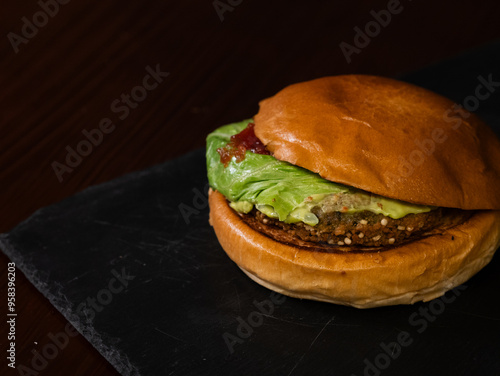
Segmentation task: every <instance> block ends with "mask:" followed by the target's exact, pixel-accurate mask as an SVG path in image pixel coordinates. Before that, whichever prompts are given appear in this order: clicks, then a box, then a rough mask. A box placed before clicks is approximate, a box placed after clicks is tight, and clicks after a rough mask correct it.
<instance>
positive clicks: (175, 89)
mask: <svg viewBox="0 0 500 376" xmlns="http://www.w3.org/2000/svg"><path fill="white" fill-rule="evenodd" d="M398 3H399V5H398ZM387 9H389V11H392V13H389V11H387ZM375 13H376V14H378V16H376V17H378V18H379V21H378V22H379V24H378V26H377V24H375V23H374V22H372V21H374V20H375V18H376V17H375V16H374V14H375ZM389 14H390V20H389ZM498 14H500V3H499V2H497V1H493V0H491V1H482V2H477V1H474V2H473V1H463V2H457V1H440V2H435V1H434V2H433V1H413V2H412V1H411V0H406V1H404V0H402V1H401V2H398V1H389V2H388V1H359V2H356V1H352V2H346V1H326V0H325V1H320V0H316V1H308V2H305V1H303V2H299V1H277V2H273V3H272V4H271V3H270V2H264V1H253V2H251V1H242V0H221V1H211V0H210V1H192V0H191V1H147V2H146V1H144V2H139V1H136V2H125V1H105V2H103V1H96V0H91V1H82V0H72V1H70V0H64V1H63V0H59V2H56V0H42V1H41V2H35V1H10V2H2V22H1V27H2V33H1V35H2V36H3V37H2V40H1V43H0V51H1V57H2V59H1V61H0V82H1V84H0V88H1V92H0V97H1V105H2V107H1V112H0V127H1V134H0V150H2V153H1V159H0V232H6V231H9V230H10V229H12V228H13V227H14V226H15V225H16V224H18V223H19V222H20V221H22V220H24V219H26V218H27V217H28V216H30V215H31V214H32V213H33V212H34V211H36V210H37V209H38V208H40V207H43V206H46V205H50V204H52V203H54V202H57V201H59V200H61V199H63V198H65V197H68V196H70V195H72V194H74V193H75V192H78V191H81V190H82V189H84V188H86V187H88V186H90V185H93V184H97V183H100V182H104V181H107V180H110V179H113V178H115V177H117V176H120V175H123V174H124V173H127V172H130V171H134V170H138V169H143V168H145V167H147V166H150V165H152V164H156V163H161V162H163V161H165V160H168V159H171V158H174V157H176V156H179V155H181V154H183V153H186V152H188V151H190V150H193V149H195V148H199V147H202V146H203V145H204V140H205V136H206V134H207V133H208V132H209V131H210V130H212V129H214V128H215V127H217V126H219V125H222V124H225V123H228V122H231V121H235V120H240V119H244V118H247V117H250V116H252V115H253V114H254V113H255V112H256V111H257V110H258V101H259V100H260V99H262V98H265V97H267V96H270V95H272V94H273V93H275V92H276V91H278V90H279V89H281V88H282V87H284V86H286V85H288V84H290V83H294V82H298V81H303V80H308V79H312V78H316V77H320V76H325V75H336V74H344V73H370V74H378V75H388V76H394V75H397V74H400V73H404V72H408V71H412V70H416V69H419V68H421V67H423V66H426V65H428V64H431V63H433V62H436V61H439V60H441V59H443V58H446V57H450V56H453V55H456V54H458V53H460V52H462V51H465V50H467V49H471V48H474V47H476V46H478V45H481V44H483V43H486V42H488V41H492V40H495V39H498V38H499V37H500V28H499V27H498V19H497V18H498ZM370 22H371V23H370ZM380 23H385V24H386V25H385V26H381V25H380ZM367 26H368V30H367V33H369V34H371V35H372V36H371V37H370V36H368V37H366V36H365V37H364V38H363V37H358V38H357V39H358V40H357V44H356V43H355V41H354V39H355V36H356V33H357V30H358V29H356V31H355V30H354V28H355V27H359V28H360V29H361V30H365V27H367ZM348 45H349V46H348ZM341 46H342V47H341ZM342 48H344V49H345V50H346V51H349V52H347V53H344V52H343V51H342ZM346 54H347V55H348V57H347V58H346ZM348 60H350V62H348ZM167 72H168V75H167ZM148 75H149V78H147V76H148ZM457 79H460V78H459V77H457ZM108 119H109V120H108ZM96 129H97V130H96ZM99 129H100V130H99ZM89 137H90V138H93V143H94V144H91V143H90V141H85V140H88V138H89ZM72 150H73V151H72ZM75 151H76V152H79V153H80V154H83V156H82V157H78V156H76V155H74V153H75ZM68 155H69V156H68ZM7 263H8V259H7V258H6V257H5V256H3V255H1V256H0V264H1V272H0V274H1V276H0V281H1V282H0V286H1V294H0V296H1V298H0V299H2V301H3V302H4V303H2V305H3V307H5V308H4V309H3V311H2V312H4V314H5V312H6V302H7ZM16 289H17V291H16V299H17V306H16V309H17V312H18V315H19V316H18V318H17V326H16V330H17V332H16V350H17V354H16V363H17V365H25V366H26V367H29V368H31V369H33V370H34V371H33V372H34V373H31V374H33V375H36V374H41V375H114V374H116V371H115V370H114V369H113V368H112V367H111V366H110V365H109V364H108V363H107V362H106V361H105V360H104V359H103V358H102V357H101V356H100V355H99V353H98V352H97V351H96V350H94V348H93V347H92V346H91V345H90V344H89V343H88V342H87V341H86V340H85V339H84V338H83V337H82V336H80V335H78V336H76V337H73V338H71V340H70V341H69V343H68V345H67V346H65V347H64V348H63V349H62V350H60V351H59V353H58V355H57V356H56V357H55V358H54V359H52V360H49V361H48V362H47V363H46V364H42V365H41V364H37V366H38V368H39V369H42V370H41V371H40V372H39V371H38V370H37V369H35V368H33V367H34V366H33V363H32V362H33V360H34V359H36V358H37V355H36V354H37V351H41V349H42V348H43V347H44V346H45V345H46V344H48V343H49V342H50V341H51V339H50V336H49V334H50V333H59V332H62V331H63V330H64V327H65V325H66V320H65V319H64V318H63V316H62V315H61V314H59V312H57V311H56V310H55V309H54V308H53V307H52V306H51V305H50V303H49V302H48V300H47V299H45V298H44V297H43V296H42V295H41V294H40V293H39V292H38V291H37V290H36V289H35V288H34V287H33V286H32V285H31V284H30V283H29V282H27V280H26V279H25V278H24V276H23V275H22V274H21V273H20V272H18V273H17V279H16ZM4 317H5V316H4ZM0 333H1V337H0V343H1V350H2V354H6V351H7V346H6V344H7V340H6V339H7V326H6V324H5V323H3V324H2V325H1V329H0ZM6 363H7V362H6V359H5V355H2V361H1V363H0V364H1V369H0V374H29V373H20V372H18V371H15V370H11V369H9V368H8V367H7V364H6Z"/></svg>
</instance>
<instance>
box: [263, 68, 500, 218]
mask: <svg viewBox="0 0 500 376" xmlns="http://www.w3.org/2000/svg"><path fill="white" fill-rule="evenodd" d="M455 106H456V105H455V104H454V103H453V102H452V101H450V100H449V99H447V98H444V97H442V96H440V95H438V94H435V93H433V92H431V91H428V90H425V89H423V88H420V87H418V86H414V85H411V84H408V83H404V82H401V81H396V80H393V79H389V78H383V77H374V76H364V75H346V76H334V77H325V78H319V79H316V80H312V81H307V82H302V83H298V84H295V85H291V86H288V87H286V88H285V89H283V90H281V91H280V92H279V93H278V94H276V95H275V96H273V97H271V98H268V99H265V100H263V101H261V102H260V110H259V112H258V114H257V115H256V116H255V134H256V135H257V137H259V139H260V140H261V141H262V142H263V143H264V145H266V146H267V149H268V150H270V151H271V153H272V154H273V155H274V156H275V157H276V158H277V159H280V160H283V161H287V162H290V163H291V164H294V165H297V166H301V167H304V168H306V169H308V170H310V171H313V172H316V173H318V174H320V175H321V176H322V177H323V178H325V179H327V180H330V181H333V182H336V183H342V184H345V185H349V186H352V187H356V188H360V189H363V190H365V191H368V192H372V193H375V194H378V195H381V196H385V197H390V198H394V199H398V200H401V201H406V202H411V203H415V204H423V205H433V206H442V207H449V208H459V209H466V210H477V209H496V210H500V195H499V194H498V187H499V186H500V163H499V161H500V141H499V140H498V138H497V137H496V136H495V134H494V133H493V131H492V130H491V129H490V128H489V127H488V126H487V125H485V124H484V123H483V122H482V121H481V120H480V119H479V118H478V117H477V116H476V115H474V114H471V113H469V112H467V111H465V110H462V111H463V112H462V115H460V114H456V116H457V117H452V116H453V114H454V112H453V111H452V109H453V108H454V107H455ZM443 139H445V140H443ZM436 140H437V141H436ZM432 145H433V146H432ZM431 151H432V152H431Z"/></svg>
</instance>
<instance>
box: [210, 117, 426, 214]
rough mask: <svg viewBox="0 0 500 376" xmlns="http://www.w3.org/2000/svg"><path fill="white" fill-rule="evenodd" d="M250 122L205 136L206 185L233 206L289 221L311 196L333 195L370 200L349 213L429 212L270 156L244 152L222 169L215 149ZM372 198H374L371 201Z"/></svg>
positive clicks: (234, 125)
mask: <svg viewBox="0 0 500 376" xmlns="http://www.w3.org/2000/svg"><path fill="white" fill-rule="evenodd" d="M250 122H252V120H251V119H249V120H244V121H241V122H238V123H233V124H229V125H225V126H223V127H220V128H218V129H216V130H215V131H214V132H212V133H210V134H209V135H208V137H207V152H206V153H207V154H206V157H207V170H208V181H209V184H210V186H211V187H212V188H214V189H216V190H217V191H219V192H220V193H222V194H223V195H224V196H225V197H226V198H227V199H228V200H229V201H231V202H233V203H251V204H254V205H258V206H257V208H258V209H259V210H261V211H262V212H264V213H265V214H268V215H270V216H276V217H278V218H279V220H280V221H285V220H287V218H288V221H290V222H293V221H294V220H293V219H291V218H290V217H289V214H290V213H292V211H294V210H295V209H298V208H303V207H304V203H305V202H306V199H308V198H309V199H308V200H311V198H313V197H314V198H319V199H321V198H323V197H325V196H326V195H330V194H335V193H342V194H356V195H358V196H359V195H363V196H364V197H365V198H366V197H368V198H369V200H366V199H365V201H364V202H365V203H366V202H369V205H363V207H358V208H356V207H352V208H350V210H349V212H354V211H360V210H370V211H373V212H376V213H383V214H384V215H389V216H391V217H395V218H401V217H403V216H404V215H406V214H408V213H411V212H425V211H429V210H431V209H430V208H428V207H424V206H417V205H412V204H408V203H403V202H400V201H397V200H391V199H388V198H384V197H380V196H375V195H371V194H370V193H366V192H363V191H360V190H358V189H356V188H352V187H348V186H345V185H342V184H337V183H333V182H331V181H328V180H325V179H323V178H322V177H320V176H319V175H318V174H315V173H313V172H311V171H309V170H306V169H303V168H301V167H298V166H295V165H292V164H290V163H288V162H283V161H280V160H277V159H276V158H274V157H273V156H270V155H262V154H255V153H252V152H250V151H247V152H246V154H245V159H243V160H242V161H241V162H236V161H235V159H234V158H233V159H232V160H231V161H230V162H229V164H228V165H227V167H224V165H223V164H222V163H221V161H220V155H219V153H218V152H217V149H218V148H223V147H224V146H226V145H227V143H228V142H229V141H230V138H231V136H232V135H235V134H237V133H239V132H241V131H242V130H243V129H245V128H246V126H247V125H248V123H250ZM373 197H376V198H375V199H373ZM315 201H316V200H315ZM379 202H382V203H383V205H382V207H384V206H385V207H386V208H388V210H389V211H386V210H381V205H377V203H379ZM245 206H246V207H247V206H248V205H245ZM263 206H264V207H263ZM310 207H311V205H308V208H310ZM265 209H267V210H265ZM271 214H272V215H271ZM295 221H296V220H295Z"/></svg>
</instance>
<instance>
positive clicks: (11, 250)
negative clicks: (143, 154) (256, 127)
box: [0, 148, 204, 376]
mask: <svg viewBox="0 0 500 376" xmlns="http://www.w3.org/2000/svg"><path fill="white" fill-rule="evenodd" d="M202 150H204V148H200V149H196V150H194V151H191V152H189V153H186V154H183V155H181V156H179V157H177V158H174V159H170V160H168V161H165V162H163V163H159V164H157V165H153V166H150V167H148V168H146V169H145V170H137V171H132V172H129V173H126V174H124V175H122V176H119V177H117V178H114V179H111V180H108V181H106V182H103V183H100V184H96V185H93V186H90V187H87V188H84V189H83V190H81V191H79V192H76V193H75V194H74V195H72V196H69V197H65V198H63V199H62V200H60V201H57V202H54V203H52V204H50V205H48V206H45V207H42V208H40V209H38V210H36V211H35V212H34V213H33V214H32V215H31V216H29V217H28V218H26V219H25V220H23V221H22V222H20V223H19V224H17V225H16V226H14V228H12V229H11V230H10V231H9V232H13V231H15V230H16V229H17V228H19V227H22V226H24V225H25V224H28V223H29V222H31V221H32V220H34V219H35V218H36V217H38V216H39V215H41V214H42V213H43V212H44V211H45V210H47V209H49V208H50V207H52V206H53V205H56V204H59V203H60V202H63V201H66V200H72V199H73V198H74V197H75V196H79V195H82V194H88V193H91V192H94V191H99V190H102V189H105V188H106V187H107V186H108V185H114V184H117V183H123V182H125V181H127V180H138V179H140V178H142V177H143V176H145V175H149V174H152V173H155V172H158V171H161V170H162V169H163V168H164V165H165V164H171V163H174V161H178V160H181V159H189V158H191V157H192V156H194V155H195V154H198V153H200V152H201V151H202ZM0 251H2V252H3V253H4V254H5V255H6V256H7V257H8V258H9V259H10V260H11V261H12V262H14V263H15V264H16V270H20V271H21V272H22V273H23V274H24V275H25V277H26V279H28V281H30V283H31V284H32V285H33V286H35V288H36V289H37V290H38V291H39V292H40V293H41V294H42V295H43V296H44V297H46V298H47V299H48V300H49V302H50V303H51V304H52V305H53V306H54V308H55V309H57V310H58V311H59V312H60V313H61V314H62V315H63V316H64V318H65V319H66V320H68V322H69V323H70V324H71V325H73V326H74V327H75V329H76V330H78V332H79V333H80V334H81V335H82V336H83V337H84V338H85V339H86V340H87V341H88V342H90V344H91V345H92V346H93V347H94V348H95V349H96V350H97V351H98V352H99V353H100V354H101V355H102V356H103V357H104V358H105V359H106V360H107V361H108V362H109V363H110V364H111V365H112V366H113V367H114V368H115V369H116V370H117V371H118V372H119V373H120V374H122V375H124V376H140V372H139V370H138V369H137V368H136V367H135V366H134V365H133V364H132V363H130V360H129V359H128V356H127V355H125V354H122V353H121V352H119V351H116V350H115V349H113V348H111V347H109V346H107V345H105V344H104V343H103V340H102V338H101V336H100V335H99V333H98V332H97V331H96V330H95V329H94V326H93V325H92V324H89V323H86V324H85V325H86V329H85V330H84V324H82V323H81V320H80V319H79V318H78V316H76V315H74V314H72V312H74V307H73V306H72V305H71V303H70V302H68V301H67V300H66V299H64V298H63V297H62V294H60V296H57V295H56V294H52V293H50V292H48V291H44V290H43V289H42V287H43V286H44V285H45V282H44V281H43V280H42V278H41V277H40V275H39V273H38V272H37V271H36V270H33V269H32V268H30V267H29V265H28V264H27V263H26V262H25V261H24V258H23V256H22V255H21V254H20V253H19V252H17V251H16V249H15V247H14V246H13V245H12V244H11V243H10V241H9V233H2V234H0Z"/></svg>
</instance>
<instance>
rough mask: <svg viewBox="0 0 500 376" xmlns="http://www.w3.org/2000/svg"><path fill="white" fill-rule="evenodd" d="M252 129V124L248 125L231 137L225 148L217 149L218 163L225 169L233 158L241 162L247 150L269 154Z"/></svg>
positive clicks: (253, 125)
mask: <svg viewBox="0 0 500 376" xmlns="http://www.w3.org/2000/svg"><path fill="white" fill-rule="evenodd" d="M254 127H255V124H254V123H250V124H248V126H247V127H246V128H245V129H243V130H242V131H241V132H240V133H238V134H235V135H234V136H231V140H230V141H229V143H228V144H227V145H226V146H224V147H223V148H218V149H217V153H219V155H220V161H221V162H222V163H223V164H224V166H225V167H227V165H228V164H229V162H230V161H231V159H232V158H233V157H235V158H236V162H241V161H242V160H243V159H245V153H246V151H247V150H249V151H251V152H252V153H256V154H264V155H269V154H270V153H269V151H268V150H267V149H266V146H265V145H264V144H263V143H262V141H261V140H259V138H258V137H257V136H256V135H255V131H254V129H253V128H254Z"/></svg>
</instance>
